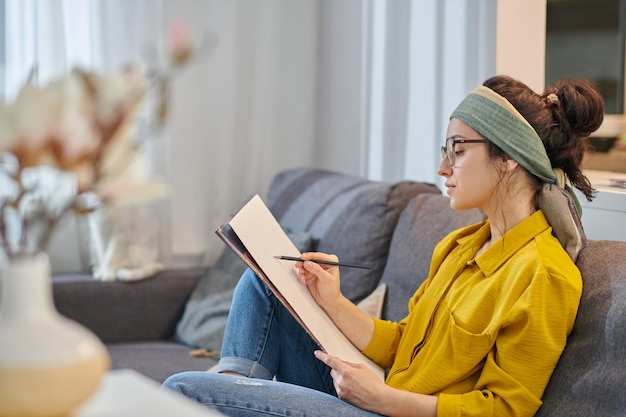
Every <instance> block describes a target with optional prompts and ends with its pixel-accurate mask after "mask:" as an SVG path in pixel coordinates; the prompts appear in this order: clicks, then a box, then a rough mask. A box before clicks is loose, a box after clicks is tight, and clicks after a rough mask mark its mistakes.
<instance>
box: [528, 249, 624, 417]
mask: <svg viewBox="0 0 626 417" xmlns="http://www.w3.org/2000/svg"><path fill="white" fill-rule="evenodd" d="M625 256H626V242H615V241H589V243H588V245H587V246H586V247H585V248H584V249H583V251H582V252H581V253H580V255H579V258H578V261H577V263H576V264H577V265H578V268H579V269H580V272H581V273H582V276H583V293H582V297H581V302H580V307H579V309H578V315H577V316H576V322H575V324H574V328H573V330H572V333H571V334H570V336H569V338H568V342H567V346H566V347H565V351H564V352H563V355H562V356H561V359H560V361H559V363H558V365H557V367H556V369H555V370H554V373H553V374H552V378H551V379H550V383H549V384H548V387H547V388H546V391H545V394H544V397H543V401H544V405H543V406H542V407H541V408H540V409H539V412H538V413H537V414H536V415H537V417H542V416H570V417H579V416H580V417H583V416H585V417H586V416H594V417H605V416H606V417H609V416H617V415H624V413H625V412H626V395H625V394H624V377H625V376H624V369H626V326H625V323H626V263H625V262H624V257H625Z"/></svg>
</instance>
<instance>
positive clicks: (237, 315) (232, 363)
mask: <svg viewBox="0 0 626 417" xmlns="http://www.w3.org/2000/svg"><path fill="white" fill-rule="evenodd" d="M316 349H318V346H317V344H316V343H315V342H314V341H313V339H312V338H311V337H310V336H309V335H308V334H307V333H306V331H305V330H304V329H303V328H302V326H300V324H299V323H298V322H297V321H296V320H295V319H294V318H293V316H292V315H291V313H289V311H288V310H287V309H286V308H285V307H284V306H283V305H282V304H281V303H280V301H279V300H278V299H277V298H276V297H275V296H274V295H273V294H272V292H271V291H270V290H269V288H268V287H267V286H266V285H265V283H263V281H262V280H261V279H259V278H258V277H257V276H256V275H255V274H254V273H253V272H252V270H250V269H248V270H246V272H245V273H244V274H243V275H242V276H241V279H240V280H239V283H238V284H237V287H236V288H235V293H234V295H233V303H232V306H231V311H230V314H229V316H228V322H227V324H226V332H225V333H224V340H223V344H222V357H221V359H220V362H219V364H218V368H217V372H218V373H212V372H182V373H179V374H176V375H172V376H170V377H169V378H168V379H166V380H165V382H164V383H163V387H165V388H168V389H171V390H174V391H176V392H179V393H181V394H183V395H185V396H187V397H190V398H192V399H194V400H196V401H198V402H200V403H202V404H206V405H209V406H211V407H213V408H216V409H217V410H219V411H220V412H222V413H224V414H226V415H229V416H258V415H271V416H302V417H304V416H309V417H312V416H319V417H327V416H337V417H352V416H354V417H356V416H359V417H363V416H377V415H378V414H374V413H370V412H368V411H365V410H362V409H360V408H358V407H355V406H353V405H350V404H348V403H346V402H344V401H342V400H340V399H339V398H338V397H337V395H336V393H335V389H334V387H333V381H332V378H331V376H330V368H328V367H327V366H326V365H325V364H324V363H322V362H320V361H318V360H317V359H315V357H314V356H313V351H314V350H316ZM225 371H231V372H236V373H238V374H242V375H246V376H248V378H245V377H234V376H230V375H224V374H221V373H219V372H225ZM274 377H275V378H276V381H272V378H274ZM251 378H254V379H251Z"/></svg>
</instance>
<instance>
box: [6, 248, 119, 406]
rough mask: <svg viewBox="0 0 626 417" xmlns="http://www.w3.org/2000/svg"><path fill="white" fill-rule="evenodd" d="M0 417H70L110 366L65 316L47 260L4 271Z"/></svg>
mask: <svg viewBox="0 0 626 417" xmlns="http://www.w3.org/2000/svg"><path fill="white" fill-rule="evenodd" d="M0 282H1V283H2V285H1V287H0V291H1V292H2V298H1V302H2V304H0V417H6V416H12V417H22V416H29V417H43V416H46V417H48V416H49V417H52V416H55V417H56V416H59V417H60V416H67V415H69V414H70V413H71V412H72V410H74V409H75V408H76V407H78V406H79V405H80V404H81V403H83V402H84V401H86V400H87V399H88V398H89V397H90V395H91V394H93V393H94V392H95V391H96V389H97V388H98V386H99V384H100V381H101V379H102V376H103V375H104V373H105V372H106V371H107V370H108V368H109V366H110V359H109V355H108V353H107V350H106V348H105V347H104V345H103V344H102V342H101V341H100V340H99V339H98V338H97V337H96V336H95V335H94V334H93V333H92V332H91V331H90V330H88V329H87V328H85V327H84V326H82V325H80V324H78V323H76V322H74V321H72V320H69V319H67V318H65V317H64V316H62V315H61V314H60V313H59V312H58V311H57V310H56V308H55V306H54V302H53V298H52V281H51V277H50V263H49V260H48V257H47V256H46V255H44V254H42V255H37V256H31V257H23V258H18V259H15V260H12V261H11V262H10V264H9V266H8V267H6V268H4V269H0Z"/></svg>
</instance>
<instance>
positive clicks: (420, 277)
mask: <svg viewBox="0 0 626 417" xmlns="http://www.w3.org/2000/svg"><path fill="white" fill-rule="evenodd" d="M481 220H483V215H482V212H481V211H479V210H477V209H475V210H461V211H457V210H453V209H451V208H450V199H449V198H448V197H446V196H443V195H436V194H421V195H418V196H417V197H415V198H413V200H411V201H410V202H409V204H408V205H407V207H406V209H405V210H404V211H403V212H402V214H401V215H400V219H399V220H398V224H397V226H396V230H395V231H394V233H393V237H392V240H391V246H390V248H389V257H388V260H387V266H386V267H385V271H384V273H383V276H382V278H381V283H385V284H387V296H386V299H385V304H384V307H383V318H385V319H387V320H392V321H398V320H400V319H402V318H404V317H405V316H406V315H407V314H408V302H409V298H410V297H411V296H412V295H413V294H414V293H415V291H416V290H417V288H418V287H419V286H420V285H421V284H422V282H423V281H424V280H425V279H426V278H427V277H428V271H429V269H430V260H431V257H432V254H433V250H434V249H435V246H436V245H437V243H438V242H439V241H440V240H441V239H443V238H444V237H445V236H446V235H447V234H448V233H450V232H452V231H453V230H455V229H458V228H460V227H463V226H467V225H470V224H473V223H476V222H479V221H481Z"/></svg>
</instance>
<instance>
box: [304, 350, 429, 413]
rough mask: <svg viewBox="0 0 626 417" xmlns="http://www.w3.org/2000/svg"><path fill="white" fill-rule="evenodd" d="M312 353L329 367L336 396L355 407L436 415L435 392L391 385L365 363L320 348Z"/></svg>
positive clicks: (380, 411) (385, 411)
mask: <svg viewBox="0 0 626 417" xmlns="http://www.w3.org/2000/svg"><path fill="white" fill-rule="evenodd" d="M315 357H316V358H317V359H319V360H321V361H322V362H324V363H325V364H326V365H328V366H329V367H330V368H331V371H330V376H331V377H332V378H333V384H334V386H335V391H337V396H338V397H339V398H341V399H342V400H344V401H346V402H348V403H350V404H352V405H354V406H356V407H359V408H362V409H364V410H368V411H372V412H374V413H378V414H382V415H385V416H424V417H436V416H437V402H438V399H437V397H436V396H433V395H424V394H418V393H415V392H409V391H402V390H398V389H395V388H392V387H390V386H389V385H387V384H385V382H383V381H382V380H381V379H380V378H379V377H378V376H376V374H374V373H373V372H372V371H371V370H370V369H369V368H368V367H367V366H366V365H363V364H355V363H350V362H346V361H344V360H341V359H339V358H338V357H336V356H332V355H329V354H327V353H324V352H322V351H321V350H316V351H315Z"/></svg>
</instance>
